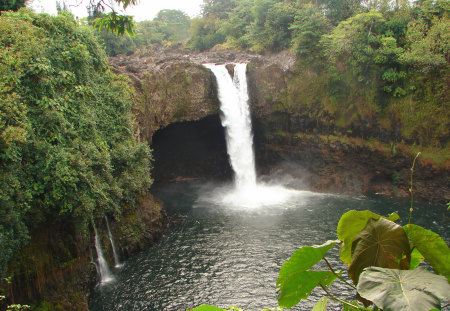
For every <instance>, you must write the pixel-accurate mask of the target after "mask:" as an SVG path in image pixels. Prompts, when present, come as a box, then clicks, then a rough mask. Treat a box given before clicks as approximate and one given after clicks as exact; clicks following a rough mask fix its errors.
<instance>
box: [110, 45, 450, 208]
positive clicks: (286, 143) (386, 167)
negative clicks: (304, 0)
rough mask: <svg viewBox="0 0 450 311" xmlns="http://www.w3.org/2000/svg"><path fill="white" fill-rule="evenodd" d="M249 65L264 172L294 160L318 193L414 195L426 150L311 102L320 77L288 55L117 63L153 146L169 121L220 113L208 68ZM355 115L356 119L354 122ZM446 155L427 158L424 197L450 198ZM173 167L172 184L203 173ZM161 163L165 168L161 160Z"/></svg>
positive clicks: (364, 119) (388, 129) (372, 118)
mask: <svg viewBox="0 0 450 311" xmlns="http://www.w3.org/2000/svg"><path fill="white" fill-rule="evenodd" d="M244 61H245V62H248V63H249V65H248V85H249V92H250V100H251V113H252V117H253V120H254V132H255V149H256V150H257V154H256V157H257V165H258V169H259V171H260V172H261V173H270V172H273V170H276V169H279V168H280V166H279V163H281V162H283V163H287V162H289V163H294V164H295V165H297V166H301V167H303V169H304V170H303V171H304V172H305V174H307V175H308V177H307V178H306V180H307V181H308V183H307V184H308V186H309V187H310V188H311V189H314V190H316V191H331V192H346V193H353V194H363V193H370V192H377V193H382V194H384V195H386V196H408V195H409V187H410V184H409V180H410V169H409V168H410V167H411V165H412V161H413V159H414V156H415V154H414V152H417V151H421V150H420V149H419V148H412V147H411V146H410V144H409V143H410V141H409V140H408V137H403V136H402V133H401V124H398V123H396V122H397V120H391V121H390V123H389V124H387V125H386V124H384V125H382V124H381V123H380V122H379V120H378V119H377V117H376V115H370V114H369V116H367V115H366V116H363V114H359V113H358V112H354V111H353V112H351V111H347V112H342V111H333V110H332V109H331V108H330V107H328V108H327V107H326V105H324V103H321V102H317V103H315V102H314V100H315V99H308V100H309V101H310V102H308V103H305V102H304V101H305V100H304V99H303V98H302V94H301V93H300V90H301V91H304V90H305V88H306V89H307V88H310V87H316V86H315V84H318V83H320V79H319V77H318V75H317V73H315V72H300V71H299V68H297V67H296V63H295V59H294V58H293V57H292V56H291V55H289V54H288V53H286V52H284V53H280V54H274V55H266V56H261V55H254V54H243V53H234V52H223V51H221V52H208V53H202V54H196V55H184V54H181V53H178V54H176V53H173V54H161V55H159V54H157V53H154V54H152V55H150V56H145V55H144V56H132V57H125V56H118V57H115V58H112V59H111V63H112V64H113V67H114V68H115V70H116V71H117V72H121V73H125V74H127V75H128V76H129V77H130V78H131V80H132V83H133V85H134V86H135V89H136V105H135V109H134V110H135V112H136V118H137V120H138V127H139V131H140V133H141V136H142V138H143V139H145V140H147V141H148V142H149V143H151V142H152V137H153V134H154V133H155V132H156V131H157V130H158V129H164V128H166V127H167V125H168V124H174V123H177V122H180V121H187V120H190V121H195V120H200V119H203V118H205V117H206V116H210V115H217V114H219V103H218V101H217V94H216V92H217V91H216V85H215V79H214V77H213V75H212V73H211V72H209V70H207V69H205V68H204V67H202V66H201V65H200V64H201V63H208V62H215V63H227V62H244ZM299 77H300V78H299ZM301 81H304V84H302V82H301ZM305 81H306V82H305ZM316 100H318V99H316ZM348 113H350V114H352V115H351V116H348V118H347V116H346V114H348ZM341 119H345V120H346V121H345V122H343V121H342V120H341ZM347 121H348V122H347ZM181 127H182V125H181ZM181 131H182V130H181ZM416 149H417V150H416ZM445 150H447V149H443V150H441V153H442V154H443V156H442V157H441V158H443V160H442V159H441V161H440V162H439V163H437V162H436V161H434V160H433V159H432V155H431V154H429V155H425V154H423V155H422V156H421V157H419V160H418V166H417V167H416V170H415V172H414V174H415V183H416V184H415V188H416V189H415V191H416V197H417V198H423V199H427V200H431V201H438V202H445V201H448V200H450V197H449V194H448V193H449V191H448V186H447V185H448V184H449V183H448V176H449V174H448V173H449V170H450V159H449V156H448V154H447V156H445V153H446V152H445ZM157 152H158V151H156V153H157ZM214 157H215V158H220V157H222V158H223V156H218V155H216V156H214ZM178 158H179V161H182V159H181V158H180V157H178ZM192 163H193V162H192ZM165 164H167V163H165ZM165 164H164V163H162V164H161V165H162V166H164V167H165V169H164V172H161V171H160V172H159V173H157V174H159V175H160V176H163V175H167V176H170V178H166V181H167V180H170V179H174V178H178V177H177V176H176V175H182V174H185V175H188V176H186V177H198V175H199V174H200V173H198V171H199V170H198V169H197V170H196V172H194V173H193V172H189V171H188V170H186V169H185V168H186V167H189V166H190V164H191V162H186V163H181V166H182V167H183V168H184V169H183V170H180V172H181V171H182V173H174V172H171V171H170V167H175V165H173V164H170V165H165ZM155 166H156V168H155V169H156V170H158V164H157V163H155ZM190 174H191V175H192V176H190ZM200 175H201V174H200ZM219 175H220V174H219ZM222 175H223V176H229V174H228V173H222Z"/></svg>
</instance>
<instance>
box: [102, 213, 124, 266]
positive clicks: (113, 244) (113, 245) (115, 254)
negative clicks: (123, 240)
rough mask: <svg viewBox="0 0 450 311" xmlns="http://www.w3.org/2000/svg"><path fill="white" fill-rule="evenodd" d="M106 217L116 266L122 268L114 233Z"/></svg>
mask: <svg viewBox="0 0 450 311" xmlns="http://www.w3.org/2000/svg"><path fill="white" fill-rule="evenodd" d="M105 219H106V228H108V236H109V240H110V241H111V248H112V251H113V257H114V264H115V267H116V268H120V267H121V266H122V265H121V264H120V260H119V254H118V253H117V250H116V244H115V243H114V239H113V235H112V233H111V229H110V228H109V221H108V217H107V216H105Z"/></svg>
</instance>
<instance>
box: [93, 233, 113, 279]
mask: <svg viewBox="0 0 450 311" xmlns="http://www.w3.org/2000/svg"><path fill="white" fill-rule="evenodd" d="M94 231H95V250H96V251H97V262H98V271H99V274H100V283H101V284H105V283H109V282H111V281H113V280H114V277H113V276H112V274H111V272H110V271H109V268H108V263H107V262H106V260H105V257H103V252H102V247H101V245H100V239H99V237H98V234H97V229H96V228H95V227H94Z"/></svg>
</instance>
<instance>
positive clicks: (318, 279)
mask: <svg viewBox="0 0 450 311" xmlns="http://www.w3.org/2000/svg"><path fill="white" fill-rule="evenodd" d="M337 243H339V241H327V242H326V243H324V244H323V245H316V246H304V247H302V248H299V249H298V250H296V251H295V252H294V254H292V256H291V258H290V259H289V260H288V261H286V262H285V263H284V264H283V266H282V267H281V270H280V274H279V276H278V280H277V287H279V288H280V293H279V295H278V304H279V305H280V306H281V307H284V308H291V307H293V306H295V305H296V304H297V303H298V302H299V301H300V300H301V299H306V298H307V297H308V296H309V294H310V293H311V291H312V290H313V289H314V288H315V287H316V286H318V285H319V284H321V285H323V286H328V285H330V284H331V283H332V282H333V281H334V280H336V278H337V276H336V275H335V274H334V273H333V272H331V271H315V270H309V269H310V268H311V267H312V266H314V265H315V264H316V263H317V262H319V261H320V260H321V259H322V258H323V257H324V256H325V254H326V253H327V252H328V251H329V250H330V248H332V247H333V246H334V245H336V244H337ZM299 284H301V286H298V285H299Z"/></svg>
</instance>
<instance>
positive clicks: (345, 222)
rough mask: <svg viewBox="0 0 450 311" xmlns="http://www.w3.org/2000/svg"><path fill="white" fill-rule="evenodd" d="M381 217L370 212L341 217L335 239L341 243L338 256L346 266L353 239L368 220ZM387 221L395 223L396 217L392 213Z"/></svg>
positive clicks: (354, 211)
mask: <svg viewBox="0 0 450 311" xmlns="http://www.w3.org/2000/svg"><path fill="white" fill-rule="evenodd" d="M381 217H382V216H380V215H378V214H375V213H373V212H371V211H356V210H351V211H348V212H346V213H345V214H344V215H342V216H341V219H340V220H339V223H338V226H337V237H338V239H339V240H341V241H342V244H341V247H340V249H339V256H340V258H341V260H342V261H343V262H345V263H346V264H347V265H349V264H350V263H351V259H352V254H351V252H352V243H353V241H354V239H355V237H356V236H357V235H358V234H359V233H360V232H361V231H362V230H363V229H364V228H365V227H366V225H367V222H368V221H369V220H370V219H375V220H377V219H380V218H381ZM389 219H391V220H393V221H395V220H396V219H398V215H397V214H395V213H393V214H391V215H390V216H389Z"/></svg>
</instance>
